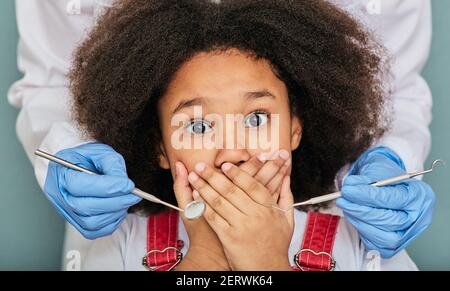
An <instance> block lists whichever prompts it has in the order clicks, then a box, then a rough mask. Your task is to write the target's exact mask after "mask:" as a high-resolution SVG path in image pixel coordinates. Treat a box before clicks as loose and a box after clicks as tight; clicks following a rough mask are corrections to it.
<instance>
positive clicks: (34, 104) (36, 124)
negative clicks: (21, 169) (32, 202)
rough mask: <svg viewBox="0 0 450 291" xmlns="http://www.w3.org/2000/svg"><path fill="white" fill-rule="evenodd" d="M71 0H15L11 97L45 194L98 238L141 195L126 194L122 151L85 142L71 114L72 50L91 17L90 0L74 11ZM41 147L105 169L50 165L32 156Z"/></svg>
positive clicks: (80, 228)
mask: <svg viewBox="0 0 450 291" xmlns="http://www.w3.org/2000/svg"><path fill="white" fill-rule="evenodd" d="M73 3H75V4H76V1H61V0H45V1H42V0H16V13H17V24H18V30H19V37H20V39H19V48H18V66H19V69H20V71H21V72H22V73H23V74H24V76H23V78H22V79H21V80H19V81H17V82H16V83H15V84H14V85H13V86H12V87H11V89H10V91H9V95H8V99H9V102H10V103H11V104H12V105H13V106H16V107H17V108H19V109H20V113H19V116H18V118H17V135H18V137H19V139H20V141H21V143H22V145H23V147H24V148H25V151H26V153H27V155H28V157H29V158H30V160H31V162H32V163H33V164H34V168H35V174H36V177H37V180H38V182H39V184H40V186H41V187H42V189H43V190H44V192H45V194H46V196H47V198H48V199H49V201H50V202H51V203H52V204H53V205H54V206H55V208H56V209H57V210H58V212H59V213H60V214H61V215H62V216H64V218H65V219H66V220H67V221H68V222H70V223H71V224H72V225H73V226H74V227H75V228H76V229H77V230H78V231H79V232H80V233H81V234H82V235H83V236H85V237H86V238H90V239H93V238H97V237H101V236H105V235H108V234H111V233H112V232H113V231H114V230H115V229H116V228H117V227H118V226H119V224H120V223H121V221H122V220H123V219H124V217H125V215H126V210H127V208H128V207H129V206H131V205H133V204H134V203H137V202H138V201H139V200H140V199H138V198H137V197H135V196H134V195H131V194H130V193H129V192H130V191H131V190H130V188H131V187H132V185H133V184H132V182H131V181H130V180H129V179H128V178H127V177H126V171H125V164H124V162H123V158H122V157H121V156H120V155H119V154H118V153H116V152H115V151H114V150H113V149H111V148H110V147H108V146H105V145H100V144H85V143H86V142H87V141H86V140H84V139H83V138H81V134H80V133H79V132H78V130H77V127H76V125H75V124H74V122H73V121H72V119H71V118H70V102H71V100H70V94H69V90H68V84H69V82H68V76H67V75H68V71H69V67H70V64H71V56H72V54H73V51H74V50H75V48H76V46H77V45H78V44H79V43H80V42H81V41H82V40H83V38H84V36H85V34H86V33H87V32H88V30H89V29H90V27H91V26H92V24H93V22H94V16H93V12H94V9H93V7H92V6H81V7H80V8H81V11H80V12H81V13H80V14H77V11H76V10H77V9H72V8H76V7H74V6H70V5H73ZM79 3H81V4H82V5H83V4H91V3H93V1H80V2H79ZM68 8H69V9H68ZM73 13H75V14H73ZM37 148H41V149H43V150H45V151H47V152H50V153H58V155H59V156H62V157H64V158H66V159H67V160H69V161H72V162H76V163H79V164H80V165H82V166H84V167H87V168H90V169H95V170H96V171H98V172H101V173H103V174H105V175H104V176H103V177H89V176H86V175H82V174H81V173H74V172H72V171H68V169H65V168H63V167H60V166H57V165H55V164H51V165H50V166H49V164H48V162H47V161H46V160H44V159H41V158H36V157H35V156H34V155H33V152H34V151H35V150H36V149H37Z"/></svg>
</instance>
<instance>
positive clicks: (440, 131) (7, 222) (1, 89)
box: [0, 0, 450, 270]
mask: <svg viewBox="0 0 450 291" xmlns="http://www.w3.org/2000/svg"><path fill="white" fill-rule="evenodd" d="M40 1H42V0H40ZM449 11H450V1H445V0H434V1H433V13H434V15H433V17H434V19H433V21H434V40H433V47H432V53H431V57H430V60H429V62H428V64H427V66H426V69H425V72H424V76H425V78H426V79H427V81H428V82H429V85H430V86H431V88H432V91H433V98H434V104H435V106H434V112H433V113H434V121H433V124H432V127H431V130H432V134H433V149H432V152H431V154H430V161H431V159H434V158H442V159H445V160H446V161H448V163H450V128H449V126H450V113H449V112H448V111H449V110H450V98H449V96H448V91H449V90H448V86H449V85H450V34H449V33H448V29H449V28H450V17H449V16H450V14H449ZM16 47H17V28H16V23H15V11H14V1H12V0H7V1H0V167H1V168H0V198H1V200H0V270H58V269H59V268H60V261H61V259H60V257H61V251H62V240H63V235H64V223H63V220H62V219H61V218H60V217H59V216H58V215H57V213H56V211H55V210H54V209H53V208H52V206H50V203H49V202H48V201H47V200H46V198H45V197H44V195H43V194H42V192H41V190H40V188H39V186H38V185H37V183H36V180H35V178H34V174H33V169H32V167H31V165H30V163H29V162H28V160H27V158H26V156H25V153H24V151H23V149H22V146H21V144H20V143H19V142H18V140H17V137H16V133H15V119H16V116H17V113H18V111H17V110H16V109H14V108H12V107H11V106H10V105H9V104H8V102H7V99H6V94H7V90H8V88H9V86H10V85H11V84H12V83H13V82H14V81H15V80H17V79H19V78H20V74H19V72H18V70H17V65H16ZM426 181H427V182H428V183H430V184H431V185H432V186H433V188H434V190H435V192H436V194H437V207H436V211H435V215H434V221H433V224H432V226H431V227H430V228H429V229H428V230H427V231H426V232H425V234H424V235H422V236H421V237H420V238H419V239H417V240H416V241H415V242H414V243H413V244H412V245H411V247H409V253H410V255H411V256H412V257H413V259H414V260H415V262H416V263H417V264H418V266H419V267H420V268H421V269H422V270H450V182H449V181H450V176H449V172H448V171H445V170H439V171H437V172H436V173H435V174H434V175H431V176H428V177H426Z"/></svg>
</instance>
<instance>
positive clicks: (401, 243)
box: [336, 147, 435, 258]
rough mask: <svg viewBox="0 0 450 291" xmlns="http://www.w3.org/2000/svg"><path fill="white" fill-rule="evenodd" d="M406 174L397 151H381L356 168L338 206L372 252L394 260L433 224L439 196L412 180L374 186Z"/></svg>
mask: <svg viewBox="0 0 450 291" xmlns="http://www.w3.org/2000/svg"><path fill="white" fill-rule="evenodd" d="M403 174H405V166H404V164H403V162H402V160H401V159H400V157H399V156H397V155H396V154H395V153H394V152H393V151H391V150H390V149H388V148H385V147H378V148H375V149H372V150H369V151H368V152H366V153H365V154H363V155H362V156H361V157H360V158H359V159H358V160H357V161H356V163H355V164H354V165H353V167H352V169H351V170H350V173H349V176H348V177H347V178H346V179H345V181H344V185H343V188H342V198H339V199H338V200H337V201H336V205H337V206H338V207H339V208H341V209H342V210H343V212H344V216H345V217H346V219H347V220H348V221H349V222H350V223H351V224H352V225H353V226H354V227H355V228H356V229H357V230H358V232H359V234H360V237H361V240H362V241H363V243H364V244H365V246H366V248H367V249H369V250H377V251H378V252H379V253H380V255H381V256H382V257H383V258H390V257H392V256H394V255H395V254H397V253H398V252H400V251H401V250H403V249H404V248H405V247H406V246H408V245H409V243H411V242H412V241H413V240H414V239H415V238H416V237H417V236H418V235H420V234H421V233H422V232H423V231H424V230H425V229H426V228H427V227H428V226H429V225H430V223H431V220H432V214H433V208H434V205H435V195H434V192H433V190H432V189H431V187H430V186H428V184H426V183H425V182H422V181H419V180H417V179H410V180H407V181H404V182H402V183H398V184H395V185H392V186H384V187H375V186H369V184H370V183H372V182H376V181H379V180H383V179H387V178H392V177H395V176H399V175H403Z"/></svg>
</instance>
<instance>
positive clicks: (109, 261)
mask: <svg viewBox="0 0 450 291" xmlns="http://www.w3.org/2000/svg"><path fill="white" fill-rule="evenodd" d="M306 218H307V215H306V213H305V212H300V211H298V210H295V228H294V234H293V236H292V240H291V244H290V247H289V252H288V256H289V260H290V263H291V266H295V263H294V256H295V254H297V253H298V252H299V250H300V247H301V244H302V240H303V233H304V231H305V227H306ZM178 238H179V239H181V240H183V241H184V243H185V244H184V247H183V248H182V249H181V252H182V253H183V255H186V252H187V250H188V249H189V238H188V235H187V233H186V230H185V228H184V225H183V222H182V220H181V218H179V223H178ZM147 251H148V250H147V217H140V216H137V215H135V214H129V215H128V216H127V218H126V219H125V221H124V223H123V224H122V225H121V226H120V227H119V229H118V230H117V231H116V232H114V234H113V235H111V236H109V237H104V238H100V239H97V240H95V241H94V242H93V243H92V244H91V245H90V246H89V247H88V249H87V252H86V256H85V258H84V259H83V260H82V261H81V269H82V270H90V271H98V270H111V271H112V270H114V271H145V270H147V269H146V268H145V267H144V266H143V265H142V258H143V257H144V256H145V254H146V253H147ZM332 256H333V258H334V259H335V261H336V268H335V269H336V270H337V271H380V270H381V271H416V270H417V267H416V265H415V264H414V262H413V261H412V260H411V259H410V257H409V256H408V254H407V253H406V252H405V251H402V252H400V253H399V254H397V255H396V256H394V257H393V258H390V259H382V258H381V257H380V256H379V254H378V253H376V252H367V251H366V250H365V248H364V245H363V244H362V242H361V240H360V239H359V236H358V233H357V232H356V230H355V229H354V228H353V227H352V226H351V225H350V224H349V223H347V222H346V221H345V220H343V219H341V220H340V222H339V225H338V229H337V233H336V239H335V243H334V247H333V253H332Z"/></svg>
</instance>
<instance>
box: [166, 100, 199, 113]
mask: <svg viewBox="0 0 450 291" xmlns="http://www.w3.org/2000/svg"><path fill="white" fill-rule="evenodd" d="M203 103H205V98H203V97H196V98H193V99H189V100H182V101H180V103H178V105H177V107H175V109H174V110H173V111H172V114H175V113H177V112H178V111H180V110H181V109H183V108H186V107H191V106H198V105H202V104H203Z"/></svg>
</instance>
